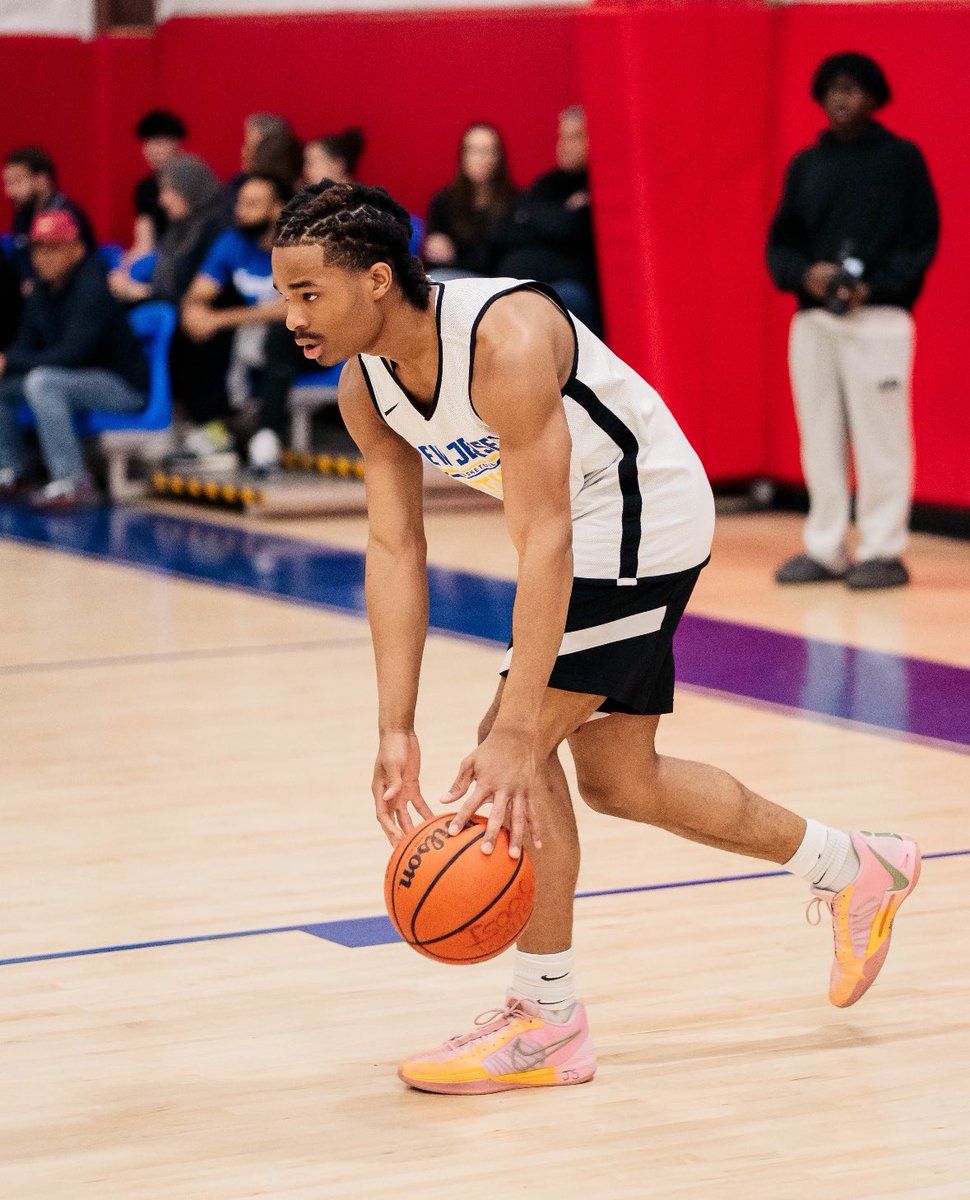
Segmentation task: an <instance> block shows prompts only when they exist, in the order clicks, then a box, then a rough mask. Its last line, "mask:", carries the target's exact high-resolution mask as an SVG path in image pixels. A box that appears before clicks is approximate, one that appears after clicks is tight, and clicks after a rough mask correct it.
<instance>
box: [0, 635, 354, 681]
mask: <svg viewBox="0 0 970 1200" xmlns="http://www.w3.org/2000/svg"><path fill="white" fill-rule="evenodd" d="M370 644H371V639H370V635H369V634H361V635H359V636H357V637H344V638H317V639H316V640H314V641H312V642H266V643H264V644H262V645H258V646H215V647H208V648H203V649H200V650H160V651H158V653H157V654H115V655H108V656H106V657H105V658H69V659H62V660H61V661H59V662H35V663H8V664H7V665H0V675H33V674H37V673H40V672H47V671H83V670H87V669H89V668H93V667H130V666H137V665H139V664H146V663H147V664H151V663H170V662H173V663H175V662H195V661H196V660H205V659H210V658H244V657H246V656H247V655H250V654H285V653H286V652H287V651H291V650H323V649H334V648H336V647H342V646H363V645H367V646H369V645H370Z"/></svg>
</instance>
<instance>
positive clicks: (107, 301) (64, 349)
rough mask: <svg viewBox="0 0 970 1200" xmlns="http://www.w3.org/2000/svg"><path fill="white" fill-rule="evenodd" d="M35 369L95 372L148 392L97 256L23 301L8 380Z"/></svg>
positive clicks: (144, 367) (140, 357)
mask: <svg viewBox="0 0 970 1200" xmlns="http://www.w3.org/2000/svg"><path fill="white" fill-rule="evenodd" d="M34 367H98V368H100V369H101V370H104V371H114V372H115V373H116V374H118V375H120V376H122V378H123V379H126V380H127V381H128V382H129V383H130V384H131V385H132V387H134V388H137V389H138V390H139V391H143V392H147V391H148V363H147V362H146V361H145V355H144V354H143V353H142V349H141V346H140V345H139V344H138V340H137V339H136V337H135V335H134V334H133V333H132V331H131V326H130V325H129V324H128V318H127V316H126V315H125V311H124V309H123V308H122V307H121V305H120V304H119V303H118V301H117V300H115V298H114V297H113V296H112V295H111V293H110V292H109V291H108V284H107V280H106V279H105V275H104V268H103V267H102V266H101V264H100V262H98V259H97V256H96V255H94V254H88V255H87V257H86V258H85V259H84V260H83V261H82V262H81V263H79V264H78V266H77V268H76V269H75V270H74V272H73V273H72V274H71V275H70V276H69V277H68V279H67V282H66V283H65V284H64V286H63V287H62V288H61V289H60V290H59V291H55V290H54V289H53V288H51V287H50V285H49V284H47V283H44V282H43V281H41V280H38V281H37V282H36V283H35V284H34V289H33V291H32V292H31V294H30V295H29V296H28V297H27V298H26V299H25V301H24V311H23V320H22V321H21V325H20V330H19V332H18V333H17V336H16V338H15V339H14V342H13V344H12V345H11V347H10V349H9V350H8V352H7V375H8V376H9V375H26V374H27V372H28V371H31V370H33V369H34Z"/></svg>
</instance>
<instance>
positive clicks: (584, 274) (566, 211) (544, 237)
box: [495, 169, 597, 293]
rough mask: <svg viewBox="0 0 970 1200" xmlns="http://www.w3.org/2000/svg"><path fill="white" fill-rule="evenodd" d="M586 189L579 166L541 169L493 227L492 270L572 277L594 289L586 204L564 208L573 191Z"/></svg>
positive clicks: (543, 278)
mask: <svg viewBox="0 0 970 1200" xmlns="http://www.w3.org/2000/svg"><path fill="white" fill-rule="evenodd" d="M588 190H589V180H588V177H587V174H586V172H585V171H560V170H558V169H557V170H555V171H549V172H548V174H546V175H541V176H540V177H539V178H538V179H537V180H536V181H535V183H534V184H533V185H532V187H530V188H529V190H528V191H527V192H526V193H525V195H524V196H523V197H522V198H521V199H520V200H519V202H518V203H517V204H516V205H515V207H514V208H513V209H512V211H511V212H510V213H509V214H508V216H506V217H505V218H504V220H503V221H502V222H501V223H500V226H499V228H498V229H497V230H496V234H495V236H496V241H497V242H498V243H499V246H500V248H501V254H500V257H499V259H498V265H497V268H496V274H497V275H509V276H511V277H512V278H513V279H538V280H539V281H540V282H542V283H557V282H558V281H559V280H561V279H574V280H575V281H576V282H577V283H581V284H583V285H584V286H586V287H588V288H589V289H590V290H591V291H592V292H594V293H595V292H596V290H597V285H596V253H595V250H594V248H593V221H592V217H591V215H590V209H589V205H588V204H587V205H584V206H583V207H582V208H575V209H571V208H567V207H566V201H567V200H568V199H569V197H570V196H572V195H573V194H574V193H576V192H585V191H588Z"/></svg>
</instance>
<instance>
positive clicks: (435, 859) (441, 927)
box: [384, 813, 535, 963]
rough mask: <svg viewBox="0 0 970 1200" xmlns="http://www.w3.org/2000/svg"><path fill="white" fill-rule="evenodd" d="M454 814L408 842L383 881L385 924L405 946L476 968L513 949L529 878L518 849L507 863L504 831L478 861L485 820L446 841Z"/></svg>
mask: <svg viewBox="0 0 970 1200" xmlns="http://www.w3.org/2000/svg"><path fill="white" fill-rule="evenodd" d="M454 816H455V814H454V813H442V814H441V815H440V816H437V817H434V818H432V819H431V820H430V821H425V822H423V824H421V825H418V826H417V827H416V828H415V829H412V830H411V832H410V833H409V834H406V835H405V837H404V838H403V839H402V841H401V842H400V843H399V844H398V845H397V846H395V847H394V851H393V853H392V854H391V858H390V861H389V862H388V864H387V870H386V871H385V873H384V902H385V904H386V905H387V912H388V915H389V916H390V918H391V924H392V925H393V926H394V928H395V929H396V930H397V931H398V933H399V934H400V935H401V937H402V938H404V940H405V941H406V942H407V944H408V945H409V946H413V947H414V949H415V950H417V951H418V952H419V953H421V954H426V955H427V956H428V958H434V959H437V960H438V962H444V963H477V962H484V961H485V960H486V959H489V958H494V957H495V955H496V954H501V952H502V951H503V950H504V949H506V947H508V946H511V944H512V943H513V942H514V941H515V939H516V938H517V937H518V936H519V934H520V933H521V932H522V930H523V928H524V927H525V924H526V922H527V921H528V920H529V917H530V916H531V915H532V904H533V900H534V899H535V875H534V873H533V870H532V863H531V862H530V861H529V858H528V857H527V855H526V852H525V850H524V849H523V851H522V854H521V856H520V857H519V858H510V857H509V835H508V830H507V829H502V830H501V831H500V832H499V835H498V837H497V838H496V839H495V849H494V850H493V851H492V853H491V854H482V852H481V849H480V843H481V840H482V838H483V837H484V836H485V825H486V820H485V818H484V817H480V816H474V817H472V818H471V820H470V821H469V822H468V824H467V825H466V826H465V828H464V829H463V830H461V832H460V833H458V834H456V835H455V836H454V837H452V836H451V835H450V834H449V833H448V825H449V824H450V822H451V821H452V820H453V819H454Z"/></svg>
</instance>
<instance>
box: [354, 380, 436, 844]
mask: <svg viewBox="0 0 970 1200" xmlns="http://www.w3.org/2000/svg"><path fill="white" fill-rule="evenodd" d="M338 399H339V404H340V412H341V415H342V417H343V419H344V424H345V425H346V426H347V430H348V432H349V433H350V435H351V437H352V438H353V439H354V441H355V442H356V443H357V446H358V448H359V450H360V452H361V454H362V455H363V457H364V483H365V485H366V488H367V520H368V538H367V566H366V573H365V593H366V598H367V617H368V620H369V622H370V629H371V637H372V639H373V643H374V659H375V663H376V666H377V691H378V728H379V733H380V746H379V749H378V753H377V761H376V763H375V765H374V778H373V781H372V784H371V791H372V792H373V796H374V804H375V808H376V813H377V820H378V822H379V823H380V826H381V828H382V829H383V830H384V832H385V833H386V834H387V837H388V839H389V840H390V841H391V842H392V843H396V842H398V841H399V840H400V838H401V836H402V833H404V832H407V831H408V830H410V829H411V828H413V820H412V817H411V813H410V809H411V808H413V809H414V810H415V811H416V812H417V813H419V814H420V816H421V817H422V818H425V817H430V816H432V815H433V814H432V812H431V810H430V808H428V806H427V804H426V803H425V801H424V798H423V797H422V795H421V787H420V782H419V778H418V776H419V772H420V767H421V753H420V748H419V745H418V739H417V736H416V734H415V731H414V711H415V706H416V704H417V696H418V677H419V675H420V672H421V657H422V653H423V651H424V643H425V638H426V636H427V632H428V573H427V552H426V543H425V536H424V515H423V492H422V484H423V474H422V467H421V460H420V456H419V455H418V453H417V451H416V450H414V449H412V448H411V447H410V446H408V445H407V443H406V442H404V441H403V440H402V439H401V438H400V437H398V435H397V434H396V433H394V432H393V430H391V429H389V428H388V426H387V425H386V424H385V423H384V422H383V421H382V420H381V419H380V417H379V416H378V415H377V413H376V412H375V411H374V406H373V404H372V403H371V399H370V395H369V394H368V392H367V385H366V383H365V381H364V378H363V375H362V373H361V369H360V364H359V363H358V362H357V361H356V360H351V361H350V362H348V363H347V365H346V366H345V367H344V369H343V372H342V373H341V376H340V385H339V388H338Z"/></svg>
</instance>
